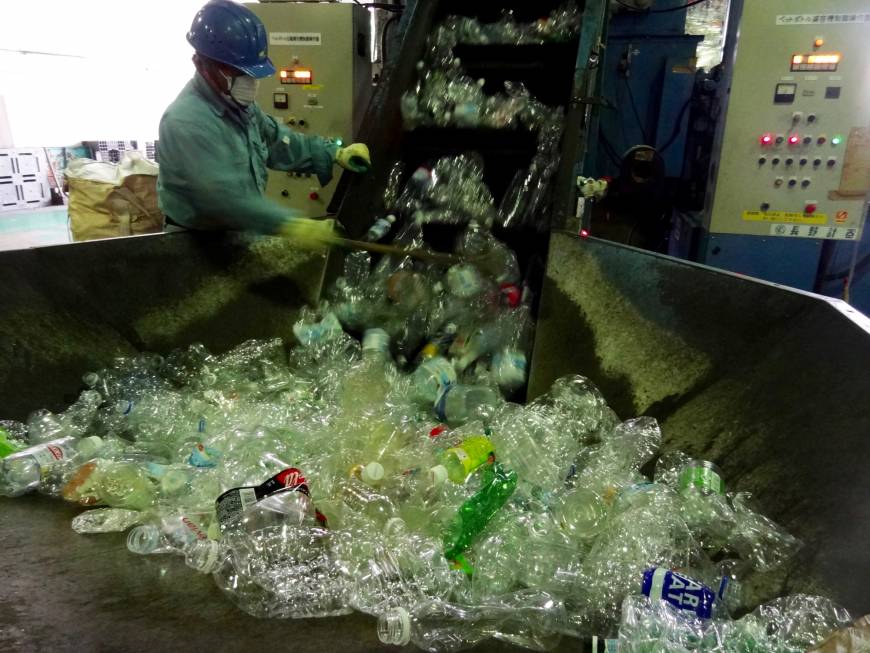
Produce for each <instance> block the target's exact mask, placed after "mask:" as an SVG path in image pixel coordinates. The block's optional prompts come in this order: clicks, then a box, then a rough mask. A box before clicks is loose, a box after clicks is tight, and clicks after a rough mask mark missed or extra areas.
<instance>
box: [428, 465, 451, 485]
mask: <svg viewBox="0 0 870 653" xmlns="http://www.w3.org/2000/svg"><path fill="white" fill-rule="evenodd" d="M447 476H448V474H447V468H446V467H445V466H444V465H435V466H434V467H432V468H431V469H430V470H429V485H430V486H432V487H438V486H439V485H443V484H444V482H445V481H446V480H447Z"/></svg>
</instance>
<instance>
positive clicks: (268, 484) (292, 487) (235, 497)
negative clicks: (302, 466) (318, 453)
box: [215, 467, 326, 532]
mask: <svg viewBox="0 0 870 653" xmlns="http://www.w3.org/2000/svg"><path fill="white" fill-rule="evenodd" d="M278 492H301V493H302V494H304V495H305V496H309V497H310V496H311V492H310V491H309V489H308V485H307V484H306V482H305V477H304V476H303V475H302V472H301V471H299V470H298V469H296V468H295V467H288V468H287V469H284V470H282V471H280V472H278V473H277V474H275V475H274V476H273V477H272V478H270V479H269V480H267V481H265V482H264V483H261V484H260V485H257V486H246V487H236V488H233V489H232V490H227V491H226V492H224V493H223V494H221V495H220V496H219V497H218V498H217V500H216V501H215V509H216V512H217V519H218V524H219V525H220V529H221V531H222V532H223V531H224V530H225V529H226V528H227V527H229V526H230V525H232V524H235V523H238V521H239V520H240V519H241V516H242V514H243V513H244V512H245V510H247V509H248V508H249V507H251V506H252V505H254V504H255V503H257V502H258V501H261V500H262V499H265V498H266V497H268V496H271V495H273V494H276V493H278ZM315 517H316V518H317V521H319V522H320V523H321V524H322V525H323V526H326V517H324V516H323V515H322V514H321V513H320V511H319V510H317V509H315Z"/></svg>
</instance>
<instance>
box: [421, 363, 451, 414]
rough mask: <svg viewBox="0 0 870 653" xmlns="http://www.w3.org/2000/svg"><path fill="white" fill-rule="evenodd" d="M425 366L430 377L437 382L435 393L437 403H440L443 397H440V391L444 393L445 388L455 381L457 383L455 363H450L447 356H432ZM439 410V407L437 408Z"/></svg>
mask: <svg viewBox="0 0 870 653" xmlns="http://www.w3.org/2000/svg"><path fill="white" fill-rule="evenodd" d="M423 366H424V367H425V368H426V371H427V372H428V373H429V377H430V379H431V380H432V382H434V384H435V387H436V388H435V394H436V397H437V398H436V399H435V402H436V404H437V403H438V401H439V399H441V397H438V395H439V394H440V393H443V392H444V390H445V389H446V388H448V387H450V386H452V385H453V384H454V383H456V370H455V369H454V368H453V365H451V364H450V361H448V360H447V359H446V358H440V357H439V358H430V359H429V360H427V361H426V362H425V363H423ZM436 412H437V409H436Z"/></svg>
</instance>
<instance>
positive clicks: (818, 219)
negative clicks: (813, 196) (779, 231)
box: [743, 211, 828, 224]
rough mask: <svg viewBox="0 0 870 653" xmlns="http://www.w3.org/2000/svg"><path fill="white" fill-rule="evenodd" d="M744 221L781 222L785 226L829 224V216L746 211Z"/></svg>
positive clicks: (790, 212)
mask: <svg viewBox="0 0 870 653" xmlns="http://www.w3.org/2000/svg"><path fill="white" fill-rule="evenodd" d="M743 219H744V220H746V221H747V222H779V223H781V224H782V223H785V224H827V222H828V216H827V215H826V214H824V213H813V214H811V215H808V214H806V213H797V212H792V211H744V212H743Z"/></svg>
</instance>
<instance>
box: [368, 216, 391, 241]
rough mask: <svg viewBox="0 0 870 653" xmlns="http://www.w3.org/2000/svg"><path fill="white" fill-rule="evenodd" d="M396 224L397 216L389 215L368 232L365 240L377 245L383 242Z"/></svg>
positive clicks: (379, 219)
mask: <svg viewBox="0 0 870 653" xmlns="http://www.w3.org/2000/svg"><path fill="white" fill-rule="evenodd" d="M395 223H396V216H395V215H393V214H389V215H387V216H385V217H383V218H378V219H377V220H375V222H374V223H373V224H372V226H371V227H369V230H368V231H366V233H365V236H363V238H362V239H363V240H366V241H369V242H372V243H376V242H378V241H379V240H383V239H384V238H385V237H386V236H387V234H388V233H390V230H391V229H392V228H393V225H394V224H395Z"/></svg>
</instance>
